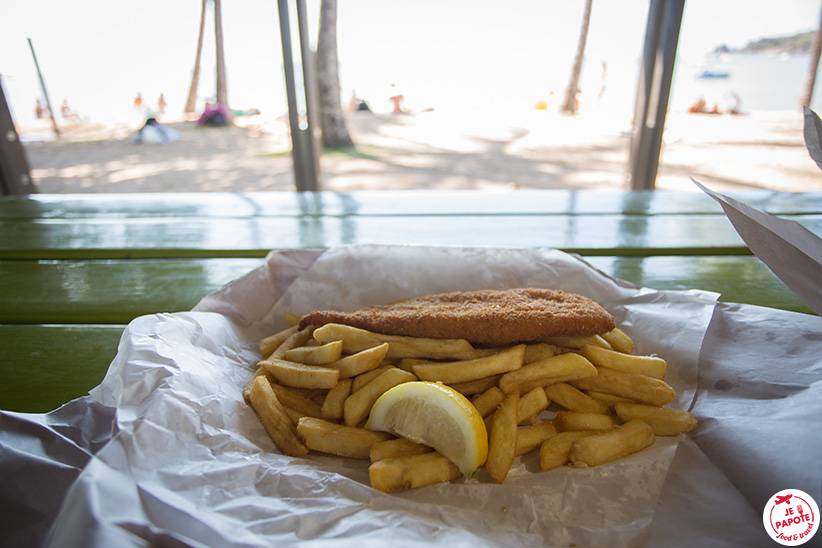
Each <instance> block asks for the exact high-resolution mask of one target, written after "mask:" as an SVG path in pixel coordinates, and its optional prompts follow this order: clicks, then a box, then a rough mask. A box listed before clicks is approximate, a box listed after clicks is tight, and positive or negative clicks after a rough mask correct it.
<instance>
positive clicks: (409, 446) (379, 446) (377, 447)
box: [369, 438, 433, 463]
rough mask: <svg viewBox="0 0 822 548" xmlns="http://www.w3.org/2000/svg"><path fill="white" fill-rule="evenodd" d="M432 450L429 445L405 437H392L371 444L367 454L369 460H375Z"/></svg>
mask: <svg viewBox="0 0 822 548" xmlns="http://www.w3.org/2000/svg"><path fill="white" fill-rule="evenodd" d="M431 451H433V449H432V448H431V447H428V446H427V445H423V444H421V443H417V442H414V441H411V440H407V439H405V438H394V439H392V440H385V441H381V442H377V443H375V444H374V445H372V446H371V452H370V453H369V456H370V458H371V462H372V463H373V462H377V461H380V460H383V459H387V458H396V457H410V456H411V455H422V454H423V453H430V452H431Z"/></svg>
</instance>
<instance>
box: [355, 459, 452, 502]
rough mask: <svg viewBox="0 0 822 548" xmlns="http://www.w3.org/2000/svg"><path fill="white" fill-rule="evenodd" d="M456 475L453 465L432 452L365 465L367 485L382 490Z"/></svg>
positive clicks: (411, 486)
mask: <svg viewBox="0 0 822 548" xmlns="http://www.w3.org/2000/svg"><path fill="white" fill-rule="evenodd" d="M459 477H462V472H460V469H459V468H457V465H455V464H454V463H453V462H451V461H450V460H448V458H446V457H444V456H442V455H440V454H439V453H437V452H435V451H430V452H428V453H423V454H421V455H411V456H407V457H393V458H386V459H382V460H380V461H377V462H375V463H374V464H372V465H371V466H369V467H368V478H369V480H370V482H371V486H372V487H373V488H374V489H377V490H379V491H382V492H384V493H391V492H393V491H398V490H400V489H414V488H416V487H424V486H426V485H433V484H435V483H443V482H446V481H451V480H455V479H457V478H459Z"/></svg>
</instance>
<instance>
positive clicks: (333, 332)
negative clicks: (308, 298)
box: [314, 323, 476, 360]
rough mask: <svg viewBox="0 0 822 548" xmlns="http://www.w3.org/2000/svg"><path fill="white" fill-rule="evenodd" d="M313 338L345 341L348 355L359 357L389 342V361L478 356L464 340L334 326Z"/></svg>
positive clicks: (321, 331)
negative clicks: (388, 333)
mask: <svg viewBox="0 0 822 548" xmlns="http://www.w3.org/2000/svg"><path fill="white" fill-rule="evenodd" d="M314 338H315V339H317V340H318V341H319V342H321V343H327V342H331V341H342V342H343V352H345V353H346V354H356V353H357V352H361V351H363V350H366V349H368V348H373V347H375V346H378V345H380V344H382V343H386V342H387V343H388V352H387V354H386V357H387V358H429V359H443V360H447V359H453V360H464V359H472V358H474V357H476V353H475V352H474V347H473V346H471V343H469V342H468V341H466V340H464V339H426V338H421V337H402V336H399V335H383V334H380V333H372V332H370V331H366V330H364V329H359V328H356V327H351V326H348V325H341V324H335V323H329V324H326V325H324V326H322V327H318V328H317V329H316V330H315V331H314Z"/></svg>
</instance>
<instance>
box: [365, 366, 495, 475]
mask: <svg viewBox="0 0 822 548" xmlns="http://www.w3.org/2000/svg"><path fill="white" fill-rule="evenodd" d="M365 428H367V429H368V430H377V431H380V432H389V433H391V434H394V435H397V436H400V437H403V438H406V439H409V440H411V441H414V442H417V443H422V444H424V445H427V446H429V447H433V448H434V449H435V450H436V451H437V452H438V453H440V454H441V455H443V456H445V457H447V458H448V459H450V460H451V462H453V463H454V464H455V465H457V468H459V469H460V472H462V473H463V475H465V477H468V478H470V477H473V476H474V474H475V473H476V472H477V471H478V469H479V468H480V467H481V466H482V465H483V464H485V458H486V457H487V456H488V433H487V432H486V430H485V422H484V421H483V420H482V416H481V415H480V414H479V411H477V409H476V408H475V407H474V405H473V404H472V403H471V402H470V401H468V398H466V397H465V396H463V395H462V394H460V393H459V392H457V391H456V390H454V389H453V388H451V387H449V386H446V385H444V384H441V383H436V382H424V381H414V382H406V383H403V384H399V385H397V386H395V387H393V388H391V389H389V390H388V391H386V392H385V393H383V394H382V395H381V396H380V397H379V398H378V399H377V401H376V402H375V403H374V406H373V407H372V408H371V414H370V416H369V418H368V421H367V422H366V424H365Z"/></svg>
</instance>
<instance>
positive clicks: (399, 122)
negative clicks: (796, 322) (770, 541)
mask: <svg viewBox="0 0 822 548" xmlns="http://www.w3.org/2000/svg"><path fill="white" fill-rule="evenodd" d="M347 124H348V127H349V131H350V132H351V135H352V137H353V139H354V141H355V143H356V145H357V149H356V150H355V151H341V152H336V151H335V152H329V153H326V154H324V155H323V157H322V159H321V178H322V188H323V189H325V190H331V191H340V192H346V191H354V190H388V189H448V190H455V189H483V190H498V191H510V190H515V189H518V188H533V189H538V188H560V189H562V188H571V189H601V190H606V189H611V190H617V189H627V183H626V171H627V165H628V157H629V147H630V129H631V128H630V119H629V118H628V117H627V116H625V115H622V116H611V117H604V116H602V115H598V114H597V112H595V111H594V112H592V113H590V114H589V115H587V116H582V117H565V116H561V115H559V114H555V113H553V112H550V111H536V110H525V109H523V110H519V111H516V110H512V111H507V112H494V113H485V112H480V111H465V112H438V111H427V112H420V113H409V114H406V115H390V114H369V113H355V114H352V115H349V117H348V118H347ZM169 125H170V126H171V127H173V128H174V129H176V130H178V131H180V132H181V136H182V138H181V139H180V140H179V141H176V142H170V143H165V144H159V145H145V144H139V143H136V142H135V141H134V138H133V136H134V132H135V131H136V129H137V128H133V127H131V128H130V127H127V126H122V125H118V126H111V127H106V126H101V125H99V124H98V125H92V124H87V125H86V124H82V123H81V124H77V125H76V126H75V127H69V128H65V130H64V131H63V135H62V136H61V138H60V139H58V140H54V139H52V140H40V141H36V140H35V141H34V142H28V143H27V145H26V150H27V154H28V157H29V162H30V164H31V166H32V175H33V177H34V180H35V184H36V185H37V188H38V191H39V192H42V193H72V192H170V191H183V192H185V191H222V192H252V191H267V190H284V191H290V190H293V189H294V179H293V172H292V164H291V156H290V152H289V151H290V142H289V135H288V124H287V120H285V119H283V118H282V117H279V118H266V117H262V116H254V117H251V118H243V119H238V124H237V125H236V126H234V127H230V128H199V127H196V126H195V125H194V124H193V123H192V122H185V121H176V122H173V123H171V124H169ZM666 128H667V129H666V133H665V139H664V144H663V151H662V158H661V166H660V172H659V178H658V181H657V188H660V189H669V190H682V191H697V189H696V187H695V186H694V185H693V183H692V182H691V178H695V179H697V180H698V181H700V182H702V183H704V184H706V185H708V186H710V187H712V188H714V189H716V190H718V191H733V190H738V189H745V188H768V189H773V190H788V191H806V190H817V189H819V188H820V185H822V174H820V173H819V169H818V167H817V166H816V164H815V163H814V162H813V161H812V160H811V159H810V156H809V155H808V152H807V149H806V148H805V145H804V140H803V135H802V128H803V122H802V117H801V115H800V114H799V113H792V112H784V113H773V112H769V113H756V112H754V113H750V114H747V115H744V116H733V117H729V116H708V115H688V114H678V113H672V114H671V115H669V118H668V123H667V126H666ZM28 131H29V132H30V133H29V134H30V135H35V136H40V135H42V133H43V129H42V128H32V129H30V130H28ZM38 131H39V132H40V133H37V132H38ZM22 133H23V137H24V138H25V137H26V136H27V133H26V132H25V131H24V132H22Z"/></svg>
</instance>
